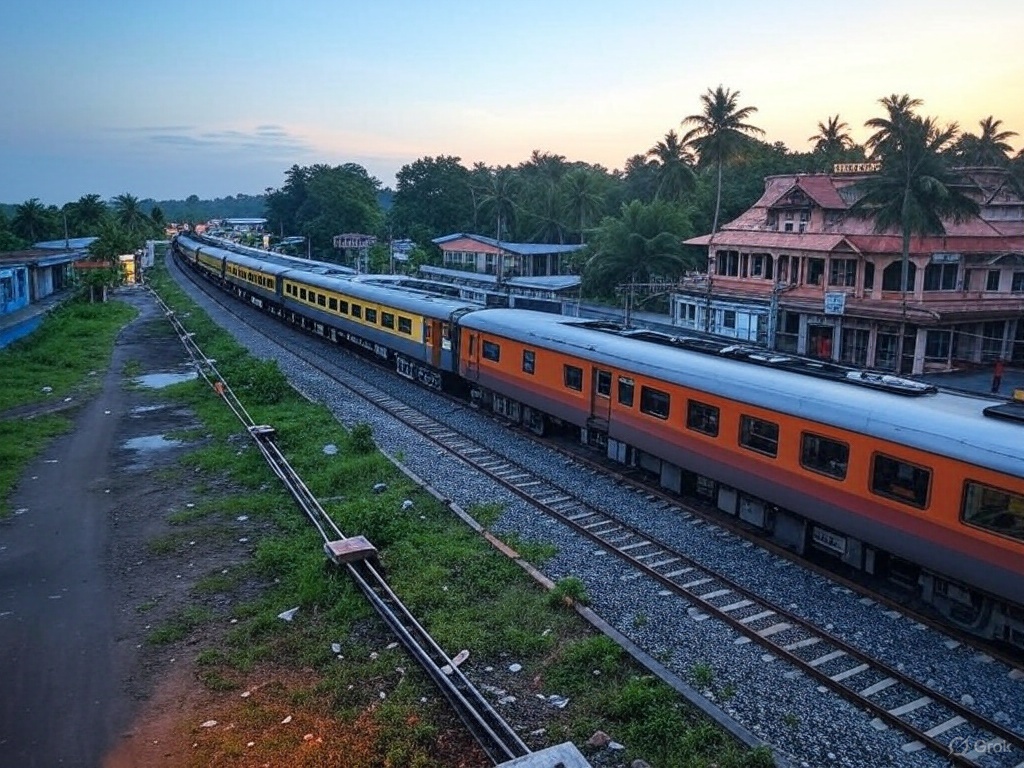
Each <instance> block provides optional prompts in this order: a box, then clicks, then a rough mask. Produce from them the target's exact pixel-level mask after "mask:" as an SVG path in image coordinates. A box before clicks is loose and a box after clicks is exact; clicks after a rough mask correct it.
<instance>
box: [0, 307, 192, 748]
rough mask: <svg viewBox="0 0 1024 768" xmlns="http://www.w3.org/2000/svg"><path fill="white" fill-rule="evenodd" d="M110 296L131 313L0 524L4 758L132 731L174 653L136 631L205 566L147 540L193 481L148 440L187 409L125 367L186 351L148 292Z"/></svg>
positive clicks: (159, 364) (163, 611)
mask: <svg viewBox="0 0 1024 768" xmlns="http://www.w3.org/2000/svg"><path fill="white" fill-rule="evenodd" d="M118 298H120V299H121V300H125V301H128V302H130V303H131V304H133V305H135V306H136V307H138V308H139V309H140V312H141V314H140V316H139V317H138V318H137V319H136V320H135V321H133V322H132V323H131V324H129V325H128V326H127V327H126V328H125V329H124V330H123V331H122V332H121V334H120V336H119V338H118V341H117V344H116V347H115V349H114V354H113V359H112V362H111V364H110V367H109V369H108V372H107V373H106V374H105V376H104V379H103V387H102V391H101V392H100V393H99V394H98V395H97V396H96V397H95V398H93V399H92V400H91V401H90V402H88V403H87V404H86V405H84V407H82V409H81V410H80V411H79V412H78V413H76V414H75V415H74V421H75V426H74V429H73V431H71V432H70V433H69V434H67V435H65V436H63V437H61V438H59V439H58V440H57V441H55V442H54V444H53V445H51V446H50V447H49V449H48V450H47V451H46V452H45V454H44V455H43V456H41V457H40V458H39V459H38V460H37V461H36V462H34V463H33V464H32V465H31V466H30V467H29V468H28V470H27V471H26V473H25V476H24V477H23V479H22V482H21V483H20V485H19V487H18V488H17V489H16V490H15V492H14V495H13V497H12V505H11V506H12V508H13V509H14V510H16V512H17V513H16V514H15V515H14V516H13V517H12V518H11V519H10V520H8V521H6V522H4V523H0V648H2V649H3V652H2V653H0V681H3V682H2V691H3V692H2V695H0V764H2V765H12V766H13V765H18V766H25V767H26V768H27V767H29V766H40V768H43V767H45V768H50V767H51V766H98V765H100V764H101V763H102V762H103V756H104V754H105V753H107V751H108V750H110V749H111V747H112V746H117V745H119V744H120V743H121V742H123V741H125V740H126V734H128V735H129V736H128V738H129V739H130V734H131V732H132V728H133V725H132V719H133V715H134V714H135V712H136V710H137V708H138V702H139V701H140V700H141V699H142V698H143V697H144V696H146V695H147V694H148V693H149V692H150V690H151V688H152V683H153V680H154V679H155V676H157V675H162V674H165V673H166V672H167V671H169V670H170V669H171V668H173V663H172V661H171V659H170V658H167V657H166V655H167V654H168V653H170V652H171V651H170V650H169V649H168V650H166V651H162V650H161V649H159V648H157V649H153V648H151V647H147V646H146V643H145V636H146V634H147V632H148V631H149V628H150V627H152V626H153V625H154V624H155V622H156V621H157V620H159V619H160V618H161V617H162V616H166V615H168V613H169V612H170V611H173V610H174V608H175V604H176V602H180V601H182V600H187V599H188V598H187V584H188V583H189V582H190V581H191V580H193V579H194V578H196V577H197V576H198V575H201V573H200V568H198V567H197V568H194V569H189V571H188V572H186V573H185V574H184V575H185V576H186V578H184V579H182V573H181V572H180V571H182V568H181V564H179V563H175V562H168V561H165V560H161V559H159V558H154V557H152V556H151V555H150V554H149V552H148V550H147V548H146V542H147V541H148V540H150V539H151V537H152V536H153V535H154V534H155V533H158V532H159V530H160V529H161V528H162V527H164V526H165V525H166V522H165V515H166V513H167V511H168V510H169V509H170V508H172V507H173V506H174V505H175V504H176V503H180V502H182V501H183V499H184V498H185V497H187V496H188V494H189V492H190V489H189V488H188V487H181V485H180V484H178V487H177V489H175V488H174V487H169V484H168V480H167V477H166V475H163V474H161V473H159V472H156V471H155V470H156V469H158V468H159V467H160V466H162V465H168V464H169V463H170V461H171V460H172V459H173V458H174V457H175V456H176V455H177V454H178V453H179V452H180V451H181V450H182V449H183V446H180V445H176V444H173V443H171V444H164V443H162V442H161V441H160V440H158V439H156V437H157V436H159V435H162V434H164V433H166V432H167V431H168V430H170V429H182V428H185V427H188V426H189V425H190V424H191V421H192V419H191V416H190V415H189V414H188V413H187V412H183V411H182V410H181V409H175V408H173V407H168V406H167V405H166V404H164V405H161V403H160V396H159V393H158V392H156V391H153V390H145V389H139V388H133V387H130V386H127V384H128V380H127V379H126V377H125V374H124V368H125V364H126V363H129V361H131V363H132V367H133V368H138V369H140V370H141V372H143V373H147V372H151V371H170V370H180V369H181V365H182V363H183V361H184V352H183V350H182V347H181V344H180V343H179V341H178V340H177V338H176V337H174V336H173V335H171V334H170V332H169V328H168V326H167V323H166V320H165V319H164V318H163V316H162V314H161V313H160V312H159V311H158V310H157V307H156V305H155V302H154V301H153V300H152V298H150V297H149V296H148V294H146V293H144V292H143V291H141V290H135V291H125V292H122V293H121V294H120V296H119V297H118ZM97 365H98V366H101V362H100V361H97ZM133 438H144V439H143V440H142V441H141V442H139V443H138V447H132V446H133V444H132V443H129V442H128V441H129V440H131V439H133ZM197 560H199V562H198V563H197V565H198V566H203V565H204V563H203V562H202V559H201V558H197ZM174 570H178V571H179V573H177V574H175V573H173V571H174ZM202 572H203V573H205V572H206V571H205V570H203V571H202ZM176 576H177V578H175V577H176ZM146 606H152V607H153V609H154V610H152V611H149V610H148V609H146ZM178 666H181V665H180V664H179V665H178ZM186 680H187V678H186ZM186 687H187V683H186ZM125 764H131V763H125ZM140 764H141V763H140Z"/></svg>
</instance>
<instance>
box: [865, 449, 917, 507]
mask: <svg viewBox="0 0 1024 768" xmlns="http://www.w3.org/2000/svg"><path fill="white" fill-rule="evenodd" d="M931 479H932V471H931V470H930V469H926V468H924V467H919V466H917V465H916V464H910V463H908V462H906V461H903V460H902V459H897V458H894V457H893V456H886V455H885V454H881V453H876V454H875V458H874V461H873V462H872V466H871V492H872V493H875V494H877V495H879V496H885V497H886V498H888V499H893V500H894V501H899V502H902V503H903V504H909V505H910V506H912V507H920V508H921V509H924V508H925V507H927V506H928V486H929V485H930V484H931Z"/></svg>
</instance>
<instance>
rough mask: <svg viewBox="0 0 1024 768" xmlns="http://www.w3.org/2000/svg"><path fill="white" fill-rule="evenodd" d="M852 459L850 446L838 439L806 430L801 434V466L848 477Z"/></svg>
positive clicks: (835, 475) (843, 477)
mask: <svg viewBox="0 0 1024 768" xmlns="http://www.w3.org/2000/svg"><path fill="white" fill-rule="evenodd" d="M849 461H850V446H848V445H847V444H846V443H841V442H839V441H838V440H832V439H831V438H828V437H822V436H821V435H813V434H811V433H809V432H804V433H803V434H802V435H800V466H802V467H804V468H805V469H809V470H811V471H812V472H821V473H822V474H823V475H828V476H829V477H834V478H836V480H845V479H846V468H847V466H848V465H849Z"/></svg>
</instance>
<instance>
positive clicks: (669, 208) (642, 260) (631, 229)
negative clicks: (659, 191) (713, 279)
mask: <svg viewBox="0 0 1024 768" xmlns="http://www.w3.org/2000/svg"><path fill="white" fill-rule="evenodd" d="M689 233H690V223H689V220H688V219H687V217H686V215H685V214H684V213H682V212H681V211H680V210H679V207H678V206H676V205H672V204H671V203H667V202H665V201H662V200H655V201H654V202H653V203H650V204H649V205H648V204H644V203H641V202H640V201H639V200H633V201H632V202H630V203H624V204H623V206H622V209H621V211H620V214H619V216H618V217H612V216H607V217H605V218H604V220H602V222H601V224H600V226H599V227H597V229H595V230H594V240H593V242H592V243H591V245H590V253H591V256H590V258H589V259H588V260H587V263H586V267H585V270H584V275H585V276H586V280H587V282H588V283H591V285H593V286H594V287H596V288H599V289H600V288H602V287H603V288H604V289H606V290H607V289H608V288H610V287H612V286H615V285H621V284H623V283H638V282H639V283H645V282H650V281H651V279H652V278H656V277H675V276H677V275H680V274H682V273H683V272H685V271H686V269H688V268H691V267H692V266H693V265H692V264H691V263H690V261H689V260H688V259H687V258H686V256H685V255H684V251H683V239H684V238H685V237H686V236H687V235H688V234H689Z"/></svg>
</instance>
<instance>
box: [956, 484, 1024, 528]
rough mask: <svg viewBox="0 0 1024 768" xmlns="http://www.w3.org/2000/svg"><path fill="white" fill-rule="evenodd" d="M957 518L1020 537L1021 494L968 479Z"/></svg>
mask: <svg viewBox="0 0 1024 768" xmlns="http://www.w3.org/2000/svg"><path fill="white" fill-rule="evenodd" d="M960 519H961V520H963V521H964V522H965V523H967V524H968V525H973V526H977V527H978V528H984V529H985V530H987V531H992V533H998V534H1000V535H1002V536H1011V537H1013V538H1015V539H1019V540H1021V541H1024V496H1021V495H1020V494H1019V493H1013V492H1012V491H1004V490H1003V489H1001V488H993V487H992V486H990V485H982V484H981V483H976V482H973V481H971V480H968V481H967V482H966V483H965V484H964V504H963V509H962V510H961V513H960Z"/></svg>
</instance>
